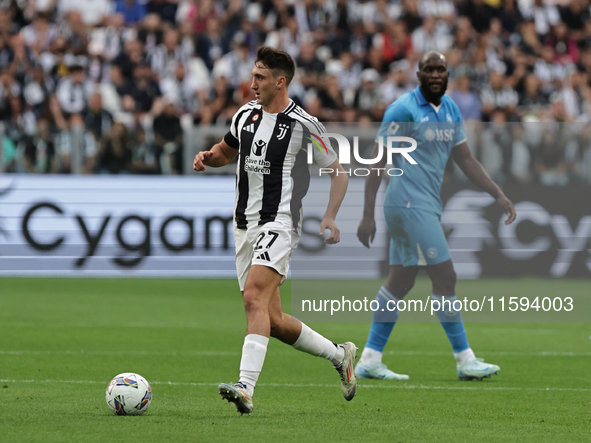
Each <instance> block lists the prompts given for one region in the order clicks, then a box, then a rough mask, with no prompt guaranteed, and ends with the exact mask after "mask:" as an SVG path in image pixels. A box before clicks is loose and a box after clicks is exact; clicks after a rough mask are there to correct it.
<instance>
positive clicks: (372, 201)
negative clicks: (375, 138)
mask: <svg viewBox="0 0 591 443" xmlns="http://www.w3.org/2000/svg"><path fill="white" fill-rule="evenodd" d="M377 156H378V145H377V143H376V145H375V146H374V149H373V153H372V157H373V158H375V157H377ZM386 157H387V156H385V155H384V156H382V159H381V160H380V162H379V163H378V164H377V165H376V166H375V168H372V171H371V174H369V175H368V176H367V178H366V179H365V200H364V204H363V218H362V219H361V223H359V228H357V238H358V239H359V241H360V242H361V243H363V245H364V246H365V247H366V248H369V244H370V243H372V242H373V240H374V238H375V236H376V221H375V217H374V214H375V206H376V195H377V193H378V189H379V188H380V183H382V176H381V175H379V174H378V171H377V170H376V169H378V168H384V167H385V166H386Z"/></svg>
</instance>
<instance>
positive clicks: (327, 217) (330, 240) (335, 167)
mask: <svg viewBox="0 0 591 443" xmlns="http://www.w3.org/2000/svg"><path fill="white" fill-rule="evenodd" d="M329 168H330V169H332V171H333V172H331V173H330V174H329V175H330V195H329V198H328V207H327V208H326V213H325V214H324V218H323V219H322V222H321V223H320V235H322V236H323V235H324V231H325V230H326V229H329V230H330V236H328V237H327V238H325V239H324V243H326V244H329V245H334V244H335V243H338V242H340V241H341V231H340V230H339V228H338V227H337V225H336V222H335V218H336V216H337V212H339V208H340V207H341V203H342V202H343V198H345V193H346V192H347V187H348V186H349V176H348V175H347V174H346V173H345V170H344V169H343V167H342V166H341V164H340V163H339V161H338V160H335V162H334V163H332V164H331V165H330V166H329ZM337 171H338V173H337Z"/></svg>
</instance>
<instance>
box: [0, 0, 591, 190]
mask: <svg viewBox="0 0 591 443" xmlns="http://www.w3.org/2000/svg"><path fill="white" fill-rule="evenodd" d="M263 44H265V45H271V46H274V47H277V48H280V49H283V50H285V51H287V52H288V53H290V54H291V55H292V56H293V57H294V58H295V59H296V60H297V62H298V71H297V74H296V78H295V79H294V81H293V83H292V85H291V86H290V93H291V94H292V98H293V100H294V101H296V102H297V103H298V104H300V105H302V106H303V107H304V108H305V109H306V110H308V111H309V112H310V113H311V114H313V115H316V116H318V117H319V118H320V119H321V120H323V121H325V122H358V121H374V122H379V121H380V120H381V118H382V115H383V112H384V110H385V108H386V107H387V106H388V105H389V104H390V103H391V102H392V101H394V100H395V99H397V98H398V97H399V96H400V95H402V94H403V93H405V92H407V91H408V90H410V89H412V88H413V87H415V86H416V84H417V82H416V70H417V61H418V59H419V57H420V55H421V54H422V53H424V52H425V51H427V50H430V49H437V50H439V51H442V52H444V53H445V54H446V55H447V57H448V61H449V69H450V72H451V76H450V84H449V88H448V94H449V95H451V96H452V97H453V98H454V100H455V101H456V102H457V103H458V105H459V106H460V109H461V112H462V115H463V118H464V120H465V121H467V122H473V123H468V124H467V130H468V133H469V134H472V138H471V141H472V143H471V144H472V145H473V147H474V150H475V153H476V154H477V156H478V158H479V159H480V160H481V161H482V163H483V164H484V166H485V167H486V168H487V170H488V171H489V172H490V173H491V175H493V177H494V178H495V179H496V180H499V181H504V180H515V181H518V182H529V181H539V182H541V183H543V184H546V185H562V184H566V183H573V182H575V183H591V142H589V134H590V132H591V130H590V129H589V124H590V122H591V7H590V1H589V0H571V1H568V0H518V1H515V0H457V1H451V0H392V1H387V0H371V1H364V0H301V1H300V0H252V1H250V0H154V1H138V0H115V1H111V0H93V1H92V2H87V1H77V0H2V1H0V122H1V123H0V140H1V147H2V152H1V155H0V171H3V172H15V173H87V174H89V173H108V174H115V173H136V174H138V173H140V174H180V173H183V172H185V173H186V172H188V171H189V170H190V168H188V167H187V165H186V162H187V159H188V158H191V155H189V154H190V153H187V152H183V150H185V151H186V150H188V149H189V150H190V149H193V148H194V146H193V145H192V144H191V143H192V141H191V140H192V139H193V138H194V135H195V134H196V132H195V131H199V130H200V129H211V128H214V130H213V132H214V133H217V132H216V131H219V130H218V129H215V128H216V127H218V126H220V127H223V126H224V125H227V124H228V122H229V120H230V119H231V117H232V115H233V114H234V113H235V111H236V110H237V109H238V107H239V106H241V105H242V104H244V103H245V102H246V101H248V100H250V99H251V93H250V92H251V91H250V71H251V69H252V65H253V61H254V54H255V52H256V49H257V47H258V46H260V45H263ZM524 122H525V123H527V124H524ZM532 122H544V125H543V128H545V131H536V130H532V129H531V128H532V127H533V126H532ZM548 123H551V124H550V125H549V124H548ZM567 123H572V124H573V125H575V126H573V127H575V128H578V129H577V130H574V131H571V130H567V129H565V128H566V124H567ZM528 125H529V126H528ZM553 125H554V126H553ZM528 127H529V128H530V129H528ZM535 127H537V128H541V127H542V126H541V125H538V126H535ZM507 128H510V130H509V131H507V130H506V129H507ZM204 133H206V134H209V133H211V131H209V132H208V131H205V132H204ZM508 133H509V134H510V135H509V136H507V134H508ZM538 133H540V134H541V133H543V135H540V134H538ZM450 170H452V169H451V168H450Z"/></svg>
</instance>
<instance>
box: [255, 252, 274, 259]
mask: <svg viewBox="0 0 591 443" xmlns="http://www.w3.org/2000/svg"><path fill="white" fill-rule="evenodd" d="M256 259H257V260H264V261H271V257H269V252H268V251H265V252H263V253H262V254H260V255H259V256H258V257H257V258H256Z"/></svg>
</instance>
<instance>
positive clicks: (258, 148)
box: [253, 140, 267, 157]
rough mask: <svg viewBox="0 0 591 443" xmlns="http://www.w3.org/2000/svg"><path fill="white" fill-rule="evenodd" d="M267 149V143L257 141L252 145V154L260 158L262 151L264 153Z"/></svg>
mask: <svg viewBox="0 0 591 443" xmlns="http://www.w3.org/2000/svg"><path fill="white" fill-rule="evenodd" d="M266 148H267V142H265V141H263V140H257V141H256V142H255V143H254V152H253V154H254V155H255V156H256V157H260V156H261V155H263V150H265V151H266Z"/></svg>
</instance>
